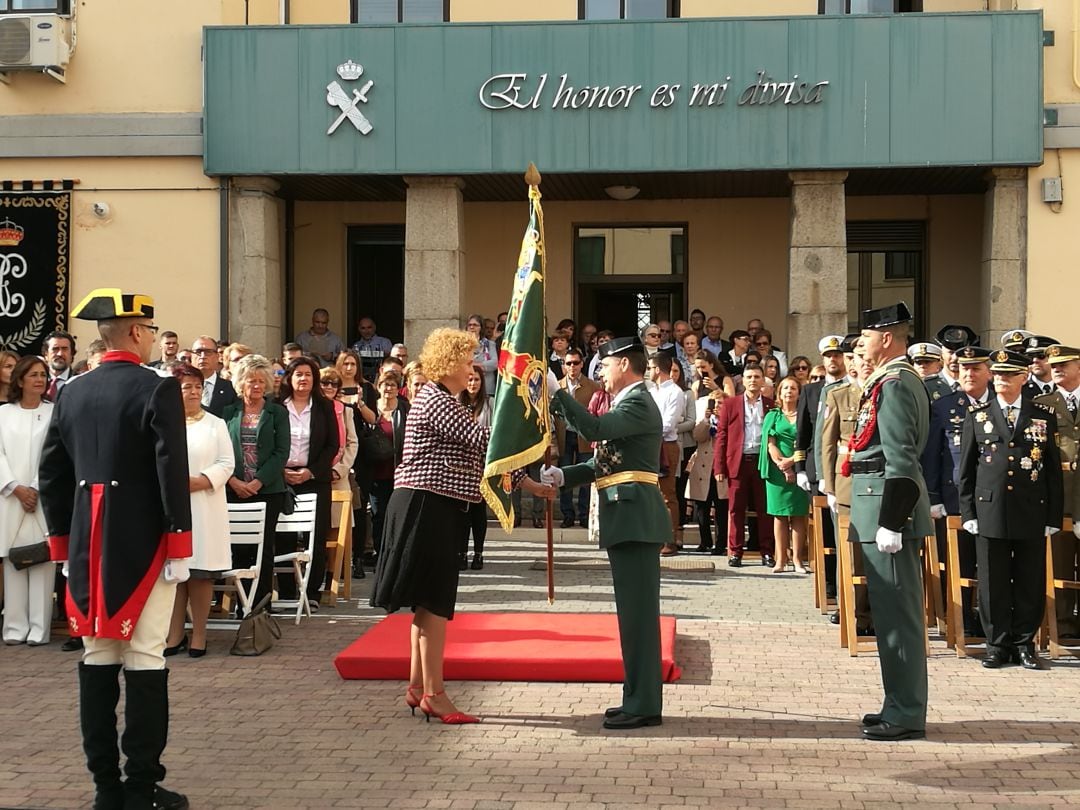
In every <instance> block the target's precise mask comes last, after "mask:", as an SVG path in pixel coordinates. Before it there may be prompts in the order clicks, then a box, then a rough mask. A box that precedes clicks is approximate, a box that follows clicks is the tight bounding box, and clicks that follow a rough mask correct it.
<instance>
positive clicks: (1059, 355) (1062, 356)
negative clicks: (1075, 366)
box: [1046, 344, 1080, 365]
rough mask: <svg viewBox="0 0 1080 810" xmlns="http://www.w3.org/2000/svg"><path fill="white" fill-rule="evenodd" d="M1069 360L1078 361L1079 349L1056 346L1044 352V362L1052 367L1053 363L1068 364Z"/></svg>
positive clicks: (1079, 357)
mask: <svg viewBox="0 0 1080 810" xmlns="http://www.w3.org/2000/svg"><path fill="white" fill-rule="evenodd" d="M1070 360H1080V349H1074V348H1073V347H1072V346H1062V345H1061V344H1056V345H1054V346H1050V347H1049V348H1048V349H1047V350H1046V362H1048V363H1049V364H1050V365H1054V364H1055V363H1068V362H1069V361H1070Z"/></svg>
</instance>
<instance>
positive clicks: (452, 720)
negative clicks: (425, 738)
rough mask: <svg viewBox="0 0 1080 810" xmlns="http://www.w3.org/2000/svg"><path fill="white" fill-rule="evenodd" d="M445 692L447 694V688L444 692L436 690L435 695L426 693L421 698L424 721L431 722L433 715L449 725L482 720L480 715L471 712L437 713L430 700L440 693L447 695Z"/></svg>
mask: <svg viewBox="0 0 1080 810" xmlns="http://www.w3.org/2000/svg"><path fill="white" fill-rule="evenodd" d="M445 694H446V690H445V689H444V690H443V691H442V692H436V693H435V694H434V695H424V696H423V697H422V698H420V711H422V712H423V713H424V721H425V722H427V723H430V722H431V718H432V717H435V718H437V719H439V720H442V721H443V724H444V725H447V726H463V725H465V724H467V723H479V722H480V718H479V717H473V716H472V715H471V714H465V712H450V714H436V713H435V710H434V709H433V708H431V703H430V702H429V701H430V699H431V698H436V697H438V696H439V695H445Z"/></svg>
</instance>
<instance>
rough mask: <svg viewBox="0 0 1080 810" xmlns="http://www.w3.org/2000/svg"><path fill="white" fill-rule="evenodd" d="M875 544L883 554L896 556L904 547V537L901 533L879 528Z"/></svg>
mask: <svg viewBox="0 0 1080 810" xmlns="http://www.w3.org/2000/svg"><path fill="white" fill-rule="evenodd" d="M874 542H875V543H876V544H877V547H878V551H880V552H881V553H882V554H895V553H896V552H898V551H899V550H900V548H901V547H902V546H903V545H904V536H903V535H902V534H900V532H894V531H893V530H892V529H886V528H885V527H884V526H879V527H878V530H877V534H876V535H874Z"/></svg>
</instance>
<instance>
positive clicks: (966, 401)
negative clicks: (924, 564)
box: [922, 346, 993, 636]
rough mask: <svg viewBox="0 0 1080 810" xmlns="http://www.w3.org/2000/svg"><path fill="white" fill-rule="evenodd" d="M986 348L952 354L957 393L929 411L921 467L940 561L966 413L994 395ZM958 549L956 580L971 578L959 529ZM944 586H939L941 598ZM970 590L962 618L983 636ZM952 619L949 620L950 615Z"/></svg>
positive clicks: (968, 629) (970, 552) (967, 541)
mask: <svg viewBox="0 0 1080 810" xmlns="http://www.w3.org/2000/svg"><path fill="white" fill-rule="evenodd" d="M991 354H992V352H991V350H990V349H984V348H983V347H982V346H965V347H964V348H962V349H960V350H959V351H957V352H956V358H957V362H958V364H959V367H960V390H959V391H957V392H955V393H950V394H948V395H946V396H944V397H942V398H941V399H939V400H938V401H937V402H935V403H934V404H933V405H932V406H931V409H930V437H929V438H928V439H927V442H926V449H924V450H923V455H922V468H923V476H924V477H925V478H926V490H927V492H928V494H929V496H930V516H931V517H932V518H935V519H936V520H937V522H936V523H935V529H936V534H937V544H938V557H939V559H942V560H945V559H948V554H947V551H948V545H947V544H948V530H947V527H946V525H945V521H944V520H941V518H944V517H945V516H946V515H959V514H960V493H959V490H958V489H957V483H956V482H957V481H958V480H959V471H960V440H961V437H962V436H963V433H964V419H965V418H966V417H967V413H968V411H969V410H970V409H971V408H972V407H974V406H976V405H981V404H983V403H985V402H986V401H987V400H988V398H989V397H990V396H991V395H992V394H993V391H992V390H991V388H990V382H991V375H990V355H991ZM957 546H958V548H957V551H958V553H959V557H960V576H961V577H965V578H969V579H972V578H974V577H975V538H974V537H972V536H971V535H970V534H968V533H967V532H965V531H963V530H961V531H960V532H958V533H957ZM946 588H947V585H946V583H945V582H942V594H943V596H945V595H946ZM972 601H973V600H972V592H971V589H970V588H963V589H962V591H961V603H962V610H961V613H962V616H961V618H962V620H963V622H964V631H965V634H966V635H968V636H981V635H982V634H983V633H982V629H981V627H980V626H979V624H978V619H977V617H976V614H975V612H974V611H973V610H972ZM950 618H951V617H950Z"/></svg>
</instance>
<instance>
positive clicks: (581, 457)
mask: <svg viewBox="0 0 1080 810" xmlns="http://www.w3.org/2000/svg"><path fill="white" fill-rule="evenodd" d="M583 363H584V358H583V356H582V354H581V350H580V349H577V348H570V349H567V351H566V357H565V358H564V359H563V370H564V371H565V372H566V373H565V375H564V376H563V378H562V379H561V380H559V388H560V389H561V390H563V391H566V392H567V393H568V394H569V395H570V396H572V397H573V398H574V401H575V402H577V403H578V404H579V405H580V406H581V407H583V408H586V407H588V405H589V400H590V399H592V395H593V394H595V393H596V391H597V390H598V389H599V386H598V385H597V384H596V383H594V382H593V381H592V380H590V379H589V378H588V377H586V376H585V375H584V374H583V373H582V365H583ZM555 436H556V438H557V440H558V443H559V466H560V467H569V466H571V465H572V464H581V463H582V462H585V461H588V460H589V459H590V458H592V445H591V444H590V443H589V442H588V440H587V439H585V437H583V436H581V435H580V434H578V432H577V431H576V430H574V429H572V428H570V427H568V426H567V424H566V420H565V419H557V420H555ZM589 489H590V488H589V487H587V486H582V487H578V493H577V512H576V514H575V512H574V490H573V489H571V488H570V487H564V488H563V489H562V491H561V492H560V493H559V511H560V512H562V516H563V522H562V527H563V528H564V529H569V528H570V527H571V526H573V525H574V520H575V519H576V520H577V522H578V525H579V526H581V527H583V528H588V526H589Z"/></svg>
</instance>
